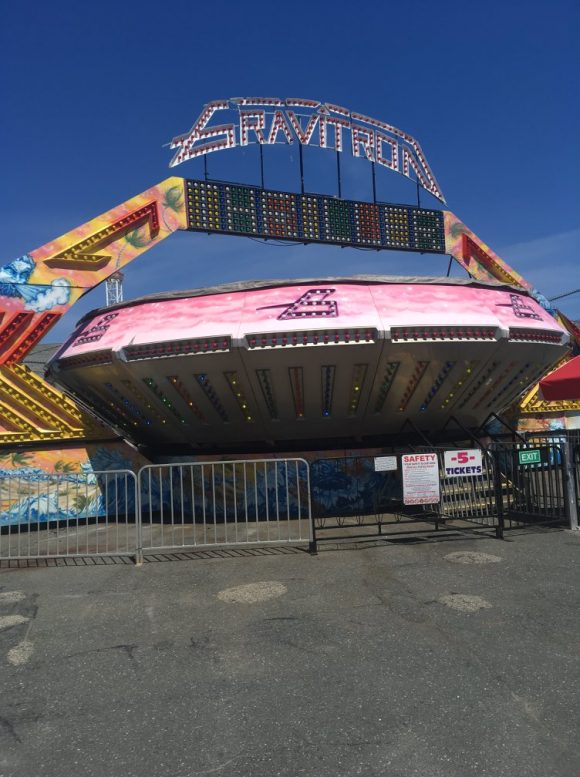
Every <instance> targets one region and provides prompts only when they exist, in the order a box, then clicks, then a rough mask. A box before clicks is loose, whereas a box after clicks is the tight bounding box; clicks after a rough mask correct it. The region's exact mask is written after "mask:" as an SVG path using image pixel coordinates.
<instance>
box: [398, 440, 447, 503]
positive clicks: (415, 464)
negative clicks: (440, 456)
mask: <svg viewBox="0 0 580 777" xmlns="http://www.w3.org/2000/svg"><path fill="white" fill-rule="evenodd" d="M401 468H402V470H403V502H404V503H405V504H406V505H430V504H435V503H436V502H439V500H440V496H439V462H438V461H437V454H436V453H407V454H405V455H404V456H401Z"/></svg>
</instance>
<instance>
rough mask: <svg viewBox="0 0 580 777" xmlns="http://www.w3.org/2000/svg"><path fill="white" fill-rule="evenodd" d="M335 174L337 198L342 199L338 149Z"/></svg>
mask: <svg viewBox="0 0 580 777" xmlns="http://www.w3.org/2000/svg"><path fill="white" fill-rule="evenodd" d="M336 175H337V177H338V199H339V200H340V199H342V179H341V177H340V151H337V152H336Z"/></svg>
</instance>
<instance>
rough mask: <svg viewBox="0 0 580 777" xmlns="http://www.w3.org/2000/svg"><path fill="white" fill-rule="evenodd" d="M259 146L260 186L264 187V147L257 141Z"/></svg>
mask: <svg viewBox="0 0 580 777" xmlns="http://www.w3.org/2000/svg"><path fill="white" fill-rule="evenodd" d="M258 146H259V147H260V186H261V187H262V189H263V188H264V147H263V146H262V144H261V143H258Z"/></svg>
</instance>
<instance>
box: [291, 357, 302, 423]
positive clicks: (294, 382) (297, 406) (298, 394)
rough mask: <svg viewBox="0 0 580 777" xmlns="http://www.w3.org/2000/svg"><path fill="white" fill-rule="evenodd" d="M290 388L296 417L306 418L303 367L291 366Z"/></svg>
mask: <svg viewBox="0 0 580 777" xmlns="http://www.w3.org/2000/svg"><path fill="white" fill-rule="evenodd" d="M288 377H289V378H290V389H291V390H292V400H293V402H294V412H295V414H296V418H304V371H303V369H302V367H289V368H288Z"/></svg>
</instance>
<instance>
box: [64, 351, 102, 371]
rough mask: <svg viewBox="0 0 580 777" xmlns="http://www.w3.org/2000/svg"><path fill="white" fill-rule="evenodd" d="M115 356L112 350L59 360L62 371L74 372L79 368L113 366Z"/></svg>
mask: <svg viewBox="0 0 580 777" xmlns="http://www.w3.org/2000/svg"><path fill="white" fill-rule="evenodd" d="M112 362H113V354H112V352H111V351H110V350H106V351H93V352H92V353H82V354H79V355H78V356H66V357H65V358H64V359H59V360H58V366H59V369H61V370H74V369H76V368H78V367H96V366H97V365H101V364H112Z"/></svg>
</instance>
